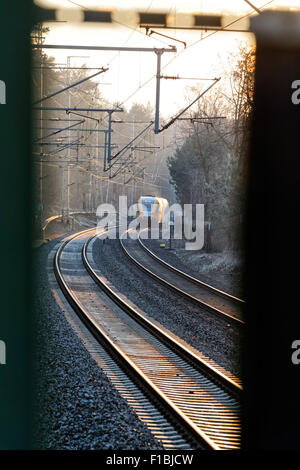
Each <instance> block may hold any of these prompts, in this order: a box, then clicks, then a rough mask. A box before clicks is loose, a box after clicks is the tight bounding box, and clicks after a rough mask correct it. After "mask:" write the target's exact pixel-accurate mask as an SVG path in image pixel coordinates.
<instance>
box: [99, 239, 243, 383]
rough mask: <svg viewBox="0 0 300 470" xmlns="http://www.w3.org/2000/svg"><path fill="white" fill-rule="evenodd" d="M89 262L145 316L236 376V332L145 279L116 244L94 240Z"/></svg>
mask: <svg viewBox="0 0 300 470" xmlns="http://www.w3.org/2000/svg"><path fill="white" fill-rule="evenodd" d="M93 258H94V261H95V263H96V265H97V266H98V268H99V270H100V271H101V272H102V273H103V275H104V276H105V277H106V278H107V279H108V280H109V281H110V282H111V283H112V284H113V285H115V286H116V287H117V289H118V290H119V291H120V292H121V293H122V294H124V295H125V296H127V297H128V298H129V299H130V300H131V301H132V302H134V303H135V304H136V305H137V306H138V307H139V308H140V309H142V310H143V311H144V312H145V313H146V314H147V315H149V316H150V317H152V318H154V319H155V320H157V321H158V322H160V323H161V324H162V325H163V326H164V327H166V328H168V329H169V330H170V331H172V332H173V333H174V334H176V335H177V336H179V337H180V338H182V339H183V340H184V341H186V342H187V343H188V344H190V345H191V346H193V347H194V348H196V349H197V350H199V351H200V352H201V353H203V354H204V355H206V356H208V357H210V358H211V359H213V360H214V361H215V362H216V363H217V364H219V365H220V366H222V367H224V368H225V369H227V370H228V371H230V372H231V373H232V374H235V375H236V376H240V341H241V337H240V332H239V331H238V329H237V328H234V327H232V326H231V325H229V324H228V323H227V322H226V321H224V320H223V319H219V318H217V317H216V316H214V315H213V314H209V313H207V312H205V311H203V310H200V309H199V307H197V306H195V305H194V304H192V303H190V302H188V301H187V300H186V299H183V298H181V297H179V296H178V295H176V294H174V293H173V292H171V291H170V290H169V289H167V288H166V287H164V286H162V285H161V284H159V283H158V282H157V281H154V280H153V279H152V278H149V276H147V275H146V274H145V273H143V272H142V271H141V270H140V269H139V268H138V267H136V266H135V265H134V264H133V263H132V262H130V261H129V260H128V258H127V256H126V255H125V254H124V253H123V251H122V249H121V247H120V244H119V241H118V240H109V239H107V240H105V243H103V241H102V240H100V239H97V240H96V241H95V243H94V244H93Z"/></svg>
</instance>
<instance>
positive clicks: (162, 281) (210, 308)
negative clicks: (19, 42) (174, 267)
mask: <svg viewBox="0 0 300 470" xmlns="http://www.w3.org/2000/svg"><path fill="white" fill-rule="evenodd" d="M125 233H126V232H124V234H125ZM124 234H122V235H121V236H120V237H119V241H120V244H121V247H122V249H123V251H124V253H125V254H126V256H127V257H128V258H129V259H130V260H131V261H132V262H133V263H134V264H135V265H136V266H138V267H139V268H140V269H141V270H142V271H144V272H145V273H146V274H148V275H149V276H151V277H152V278H153V279H155V280H156V281H158V282H159V283H160V284H163V285H165V286H167V287H168V288H169V289H171V290H173V291H174V292H176V293H177V294H179V295H180V296H181V297H185V298H186V299H188V300H189V301H190V302H193V303H195V304H196V305H198V306H200V307H202V308H203V309H205V310H206V311H208V312H210V313H213V314H215V315H217V316H218V317H220V318H223V319H225V320H227V321H229V322H231V323H232V324H234V325H237V326H241V327H243V326H244V324H245V323H244V321H243V320H242V319H240V318H238V317H235V316H234V315H231V314H230V313H227V312H224V311H223V310H220V309H218V308H216V307H213V306H212V305H209V304H208V303H206V302H204V301H203V300H201V299H199V298H197V297H194V296H192V295H191V294H189V293H187V292H185V291H183V290H182V289H180V288H179V287H176V286H175V285H173V284H171V283H170V282H168V281H166V280H165V279H163V278H162V277H160V276H158V275H157V274H154V273H153V272H152V271H150V269H148V268H146V267H145V266H143V265H142V264H141V263H140V262H139V261H137V260H136V259H135V258H134V257H133V256H132V255H131V254H130V253H129V251H128V250H127V249H126V248H125V246H124V243H123V235H124Z"/></svg>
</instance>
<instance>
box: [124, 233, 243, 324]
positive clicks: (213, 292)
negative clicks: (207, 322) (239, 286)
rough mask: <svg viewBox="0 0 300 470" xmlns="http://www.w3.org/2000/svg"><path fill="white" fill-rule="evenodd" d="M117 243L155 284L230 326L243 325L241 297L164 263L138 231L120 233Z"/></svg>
mask: <svg viewBox="0 0 300 470" xmlns="http://www.w3.org/2000/svg"><path fill="white" fill-rule="evenodd" d="M120 243H121V246H122V249H123V251H124V253H125V254H126V255H127V257H128V258H129V259H130V260H131V261H132V262H133V263H135V264H136V265H137V266H138V267H139V268H140V269H141V270H142V271H144V272H146V273H147V274H148V275H149V276H151V277H153V278H154V279H155V280H156V281H158V282H159V283H161V284H164V285H165V286H167V287H168V288H170V289H171V290H173V291H175V292H176V293H177V294H179V295H180V296H181V297H185V298H187V299H188V300H189V301H190V302H193V303H195V304H197V305H198V306H199V307H201V308H203V309H205V310H206V311H208V312H210V313H213V314H215V315H218V316H219V317H221V318H223V319H225V320H226V321H228V322H230V323H232V324H234V325H238V326H243V325H244V320H243V305H244V301H243V300H242V299H239V298H237V297H234V296H232V295H230V294H228V293H226V292H223V291H221V290H219V289H216V288H215V287H213V286H210V285H208V284H205V283H204V282H201V281H200V280H198V279H196V278H194V277H192V276H190V275H188V274H187V273H184V272H183V271H180V270H179V269H177V268H175V267H174V266H171V265H170V264H168V263H166V262H165V261H164V260H163V259H161V258H159V257H158V256H157V255H156V254H154V253H153V252H152V251H151V250H149V249H148V248H147V247H146V245H145V244H144V243H143V242H142V240H141V238H140V234H138V236H137V239H136V240H134V239H132V238H130V237H128V231H127V232H124V233H123V234H122V235H121V236H120Z"/></svg>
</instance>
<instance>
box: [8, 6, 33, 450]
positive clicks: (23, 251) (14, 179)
mask: <svg viewBox="0 0 300 470" xmlns="http://www.w3.org/2000/svg"><path fill="white" fill-rule="evenodd" d="M31 5H32V4H31V0H22V1H11V2H1V6H0V56H1V58H0V79H1V80H3V81H4V82H5V84H6V104H1V105H0V149H1V157H0V166H1V170H0V195H1V196H0V200H1V231H0V249H1V269H0V276H1V280H0V291H1V292H0V302H1V310H0V339H1V340H3V341H5V343H6V352H7V363H6V365H0V449H28V448H29V447H30V387H31V373H30V348H31V341H30V334H31V318H30V309H29V301H30V249H31V247H30V229H31V227H30V226H31V215H30V188H31V184H30V144H29V141H30V112H29V110H30V81H29V76H30V48H29V33H30V19H31V18H30V17H31V13H32V11H31V10H32V6H31Z"/></svg>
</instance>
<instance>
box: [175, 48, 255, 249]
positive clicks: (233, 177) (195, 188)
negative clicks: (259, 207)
mask: <svg viewBox="0 0 300 470" xmlns="http://www.w3.org/2000/svg"><path fill="white" fill-rule="evenodd" d="M233 59H234V60H233ZM229 64H234V66H233V68H231V70H229V67H228V65H229ZM254 65H255V51H254V49H250V50H248V49H246V48H244V47H242V46H240V48H239V54H238V55H237V56H231V57H229V59H228V63H227V64H226V67H225V73H224V75H225V77H224V76H222V82H223V83H221V82H220V84H219V85H218V86H217V87H216V89H214V93H210V94H209V95H205V96H204V97H203V98H202V99H201V100H200V101H199V102H198V110H197V112H196V113H193V114H190V118H191V120H190V121H184V123H185V124H184V125H183V126H182V135H183V136H184V143H183V145H182V146H181V147H179V148H177V149H176V151H175V153H174V155H173V156H171V157H170V158H169V160H168V167H169V172H170V175H171V183H172V184H173V185H174V188H175V192H176V195H177V198H178V200H179V201H180V202H181V204H185V203H204V204H205V213H206V220H207V221H209V222H211V227H212V233H211V235H212V248H213V249H214V250H223V249H234V248H238V247H240V242H239V237H238V233H240V231H241V225H240V224H241V218H242V213H243V205H244V200H245V194H246V192H245V189H246V187H245V183H246V179H247V150H248V142H249V128H250V119H251V110H252V103H253V90H254ZM192 91H193V90H192ZM195 92H197V93H198V94H199V90H194V93H195ZM195 115H197V116H203V117H205V116H206V117H207V120H205V121H203V122H201V123H199V122H196V121H195V120H194V119H193V117H194V116H195ZM210 116H214V117H219V118H222V117H226V119H211V120H209V117H210Z"/></svg>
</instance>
